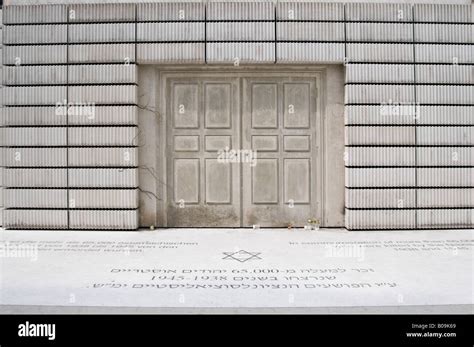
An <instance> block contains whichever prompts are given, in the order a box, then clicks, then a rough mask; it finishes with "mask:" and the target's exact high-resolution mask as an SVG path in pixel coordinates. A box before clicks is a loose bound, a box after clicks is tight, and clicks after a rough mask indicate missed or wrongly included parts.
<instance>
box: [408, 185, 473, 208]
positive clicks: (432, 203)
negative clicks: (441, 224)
mask: <svg viewBox="0 0 474 347" xmlns="http://www.w3.org/2000/svg"><path fill="white" fill-rule="evenodd" d="M417 206H418V207H423V208H427V207H445V208H448V207H474V188H444V189H443V188H437V189H418V190H417Z"/></svg>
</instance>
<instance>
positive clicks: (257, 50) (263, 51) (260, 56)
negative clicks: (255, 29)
mask: <svg viewBox="0 0 474 347" xmlns="http://www.w3.org/2000/svg"><path fill="white" fill-rule="evenodd" d="M274 61H275V44H274V43H264V42H228V43H216V42H212V43H207V62H208V63H210V64H216V63H217V64H236V63H237V62H238V64H248V63H251V64H256V63H272V62H274Z"/></svg>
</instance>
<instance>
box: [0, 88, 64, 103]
mask: <svg viewBox="0 0 474 347" xmlns="http://www.w3.org/2000/svg"><path fill="white" fill-rule="evenodd" d="M2 91H3V104H4V105H56V104H57V103H58V102H63V101H64V100H66V87H62V86H56V87H50V86H48V87H4V88H2Z"/></svg>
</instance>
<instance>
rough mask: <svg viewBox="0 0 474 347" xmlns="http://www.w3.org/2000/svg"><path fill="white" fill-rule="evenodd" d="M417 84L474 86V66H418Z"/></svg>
mask: <svg viewBox="0 0 474 347" xmlns="http://www.w3.org/2000/svg"><path fill="white" fill-rule="evenodd" d="M415 70H416V82H417V83H438V84H451V83H453V84H474V66H472V65H458V64H455V65H425V64H419V65H417V66H416V69H415Z"/></svg>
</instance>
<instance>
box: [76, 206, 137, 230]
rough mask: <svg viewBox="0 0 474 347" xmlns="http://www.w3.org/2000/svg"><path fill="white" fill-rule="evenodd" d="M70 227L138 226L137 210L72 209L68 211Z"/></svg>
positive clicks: (107, 227)
mask: <svg viewBox="0 0 474 347" xmlns="http://www.w3.org/2000/svg"><path fill="white" fill-rule="evenodd" d="M69 218H70V227H71V228H72V229H118V230H133V229H137V228H138V210H107V211H101V210H73V211H70V212H69Z"/></svg>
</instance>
